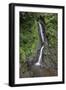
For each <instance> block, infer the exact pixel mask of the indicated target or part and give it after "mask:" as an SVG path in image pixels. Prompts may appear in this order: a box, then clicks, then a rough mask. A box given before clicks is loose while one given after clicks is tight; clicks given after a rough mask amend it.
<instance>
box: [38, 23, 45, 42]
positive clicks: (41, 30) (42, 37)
mask: <svg viewBox="0 0 66 90" xmlns="http://www.w3.org/2000/svg"><path fill="white" fill-rule="evenodd" d="M39 30H40V34H41V39H42V42H44V35H43V29H42V25H41V23H39Z"/></svg>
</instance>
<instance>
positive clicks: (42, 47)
mask: <svg viewBox="0 0 66 90" xmlns="http://www.w3.org/2000/svg"><path fill="white" fill-rule="evenodd" d="M39 32H40V37H41V39H42V42H43V43H44V34H43V28H42V25H41V23H39ZM43 49H44V45H42V46H41V49H40V54H39V58H38V61H37V62H36V63H35V65H36V66H40V65H41V61H42V52H43Z"/></svg>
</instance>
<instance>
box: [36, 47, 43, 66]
mask: <svg viewBox="0 0 66 90" xmlns="http://www.w3.org/2000/svg"><path fill="white" fill-rule="evenodd" d="M43 48H44V45H43V46H42V47H41V50H40V55H39V59H38V62H37V63H35V65H37V66H39V65H41V60H42V51H43Z"/></svg>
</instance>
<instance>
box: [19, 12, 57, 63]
mask: <svg viewBox="0 0 66 90" xmlns="http://www.w3.org/2000/svg"><path fill="white" fill-rule="evenodd" d="M40 15H41V16H42V17H43V18H44V20H45V24H46V25H45V26H46V27H45V28H46V36H47V39H48V44H49V47H51V48H55V47H56V46H57V22H58V21H57V18H58V17H57V14H55V13H54V14H53V13H30V12H29V13H28V12H22V13H20V62H22V63H23V62H25V61H26V58H27V57H30V56H34V55H35V53H36V47H37V45H38V43H39V42H40V38H39V35H38V24H37V22H38V20H39V18H40Z"/></svg>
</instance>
